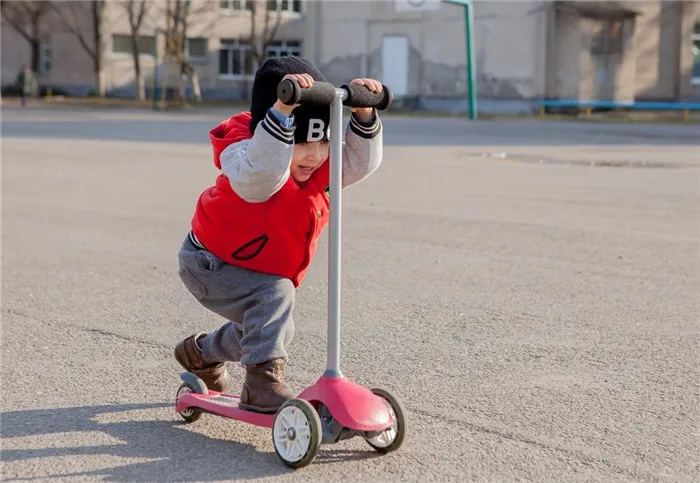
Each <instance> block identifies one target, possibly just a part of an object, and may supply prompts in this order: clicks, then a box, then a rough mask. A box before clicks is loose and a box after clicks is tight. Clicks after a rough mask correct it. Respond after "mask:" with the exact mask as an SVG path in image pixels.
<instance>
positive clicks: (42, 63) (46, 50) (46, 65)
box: [39, 39, 53, 75]
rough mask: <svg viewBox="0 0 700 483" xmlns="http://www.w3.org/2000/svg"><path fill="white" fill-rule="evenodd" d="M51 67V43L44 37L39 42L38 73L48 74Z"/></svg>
mask: <svg viewBox="0 0 700 483" xmlns="http://www.w3.org/2000/svg"><path fill="white" fill-rule="evenodd" d="M52 67H53V49H52V48H51V43H50V42H49V41H48V40H47V39H44V40H42V41H41V42H40V43H39V75H49V74H50V73H51V68H52Z"/></svg>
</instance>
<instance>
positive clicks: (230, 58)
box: [219, 39, 255, 78]
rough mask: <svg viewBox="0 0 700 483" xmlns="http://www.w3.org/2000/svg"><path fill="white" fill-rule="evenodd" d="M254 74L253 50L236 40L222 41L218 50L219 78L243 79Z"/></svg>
mask: <svg viewBox="0 0 700 483" xmlns="http://www.w3.org/2000/svg"><path fill="white" fill-rule="evenodd" d="M254 73H255V62H254V58H253V49H252V47H251V46H250V45H249V44H245V43H241V42H240V41H239V40H236V39H222V40H221V48H220V49H219V76H221V77H229V78H232V77H233V78H236V77H245V76H252V75H253V74H254Z"/></svg>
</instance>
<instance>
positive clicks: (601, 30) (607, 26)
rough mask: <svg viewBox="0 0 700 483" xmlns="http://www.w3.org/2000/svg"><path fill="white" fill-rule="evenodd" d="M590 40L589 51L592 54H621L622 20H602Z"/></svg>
mask: <svg viewBox="0 0 700 483" xmlns="http://www.w3.org/2000/svg"><path fill="white" fill-rule="evenodd" d="M592 40H593V43H592V47H591V53H592V54H593V55H600V56H608V55H617V54H622V50H623V45H622V41H623V36H622V20H602V21H601V22H600V24H599V25H598V31H597V32H596V33H595V34H594V36H593V39H592Z"/></svg>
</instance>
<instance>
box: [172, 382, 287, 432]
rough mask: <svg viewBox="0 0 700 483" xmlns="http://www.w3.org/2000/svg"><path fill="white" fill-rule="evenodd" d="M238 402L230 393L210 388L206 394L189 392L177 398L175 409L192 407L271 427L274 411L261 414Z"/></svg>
mask: <svg viewBox="0 0 700 483" xmlns="http://www.w3.org/2000/svg"><path fill="white" fill-rule="evenodd" d="M239 402H240V398H239V397H238V396H234V395H232V394H224V393H221V392H216V391H211V390H210V391H209V394H206V395H205V394H197V393H194V392H189V393H186V394H183V395H181V396H180V397H178V398H177V406H176V409H175V410H176V411H177V412H180V411H182V410H183V409H187V408H188V407H194V408H198V409H202V410H204V411H207V412H211V413H214V414H217V415H219V416H223V417H225V418H230V419H235V420H237V421H243V422H245V423H248V424H253V425H255V426H261V427H263V428H272V423H273V422H274V420H275V413H272V414H263V413H256V412H253V411H246V410H243V409H240V408H239V407H238V403H239Z"/></svg>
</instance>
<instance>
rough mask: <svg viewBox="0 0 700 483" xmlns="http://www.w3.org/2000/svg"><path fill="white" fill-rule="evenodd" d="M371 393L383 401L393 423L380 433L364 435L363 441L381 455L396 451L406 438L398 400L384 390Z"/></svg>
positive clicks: (402, 414)
mask: <svg viewBox="0 0 700 483" xmlns="http://www.w3.org/2000/svg"><path fill="white" fill-rule="evenodd" d="M372 392H373V393H374V394H375V395H376V396H379V397H380V398H382V399H383V400H384V403H385V404H386V405H387V408H388V409H389V412H390V413H391V418H392V419H393V420H394V422H393V423H392V424H391V426H389V427H388V428H386V429H385V430H383V431H381V432H378V433H370V434H365V441H367V444H369V445H370V446H371V447H372V448H374V450H375V451H376V452H378V453H381V454H386V453H390V452H392V451H396V450H397V449H399V448H400V447H401V445H402V444H403V440H404V438H405V437H406V419H405V416H404V413H403V407H402V406H401V403H400V402H399V400H398V399H396V398H395V397H394V396H393V395H392V394H391V393H390V392H388V391H385V390H384V389H372Z"/></svg>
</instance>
